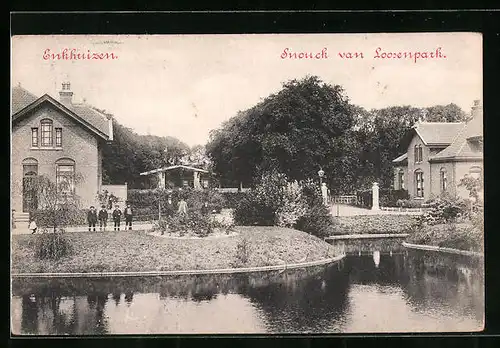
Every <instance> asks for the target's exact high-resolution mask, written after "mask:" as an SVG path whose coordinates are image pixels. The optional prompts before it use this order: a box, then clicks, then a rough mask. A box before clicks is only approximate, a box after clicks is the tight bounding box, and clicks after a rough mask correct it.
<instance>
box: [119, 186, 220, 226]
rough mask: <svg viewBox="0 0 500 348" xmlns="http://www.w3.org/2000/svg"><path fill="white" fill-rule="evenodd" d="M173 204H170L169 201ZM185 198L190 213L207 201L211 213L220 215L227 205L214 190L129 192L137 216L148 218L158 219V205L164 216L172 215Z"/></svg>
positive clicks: (133, 190)
mask: <svg viewBox="0 0 500 348" xmlns="http://www.w3.org/2000/svg"><path fill="white" fill-rule="evenodd" d="M169 197H170V199H171V201H172V204H168V199H169ZM181 197H183V198H184V199H185V200H186V202H187V205H188V210H189V211H199V210H201V207H202V205H203V202H205V201H207V202H208V206H209V209H210V211H215V212H217V213H219V212H220V211H221V210H222V208H224V206H225V205H226V203H225V199H224V197H223V196H222V194H220V193H219V192H217V191H215V190H214V189H204V190H195V189H193V188H189V187H188V188H182V189H176V190H175V189H174V190H138V189H132V190H129V191H128V202H129V203H130V204H131V205H132V207H133V208H134V209H135V211H136V215H137V216H139V212H140V213H141V214H140V215H141V216H142V215H144V216H147V217H146V218H145V219H150V218H149V217H151V218H153V219H156V217H157V216H158V203H160V206H161V212H162V216H163V215H167V216H169V215H171V214H172V213H173V212H175V211H176V210H177V206H178V203H179V200H180V198H181Z"/></svg>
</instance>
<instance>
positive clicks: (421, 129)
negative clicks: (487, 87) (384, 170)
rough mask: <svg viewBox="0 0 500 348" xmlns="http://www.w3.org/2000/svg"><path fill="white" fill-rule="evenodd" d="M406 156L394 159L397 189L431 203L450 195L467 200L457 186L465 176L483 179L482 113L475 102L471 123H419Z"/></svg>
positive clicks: (412, 131) (410, 140)
mask: <svg viewBox="0 0 500 348" xmlns="http://www.w3.org/2000/svg"><path fill="white" fill-rule="evenodd" d="M404 142H405V143H406V144H408V146H407V151H406V153H404V154H402V155H401V156H399V157H397V158H396V159H394V160H393V161H392V162H393V163H394V189H405V190H408V193H409V194H410V197H411V198H413V199H422V200H428V199H430V198H432V197H436V196H439V195H440V194H442V193H444V192H447V193H449V194H451V195H458V196H460V197H463V198H467V197H468V192H467V190H466V189H465V188H464V187H460V186H458V184H459V183H460V179H462V178H463V177H464V176H466V175H471V176H475V177H482V175H483V110H482V106H481V104H480V102H479V101H478V100H476V101H475V102H474V106H473V107H472V112H471V118H470V119H469V121H468V122H465V123H464V122H460V123H441V122H418V123H417V124H415V126H414V127H413V129H412V130H411V132H410V134H409V135H408V137H407V138H406V139H405V140H404Z"/></svg>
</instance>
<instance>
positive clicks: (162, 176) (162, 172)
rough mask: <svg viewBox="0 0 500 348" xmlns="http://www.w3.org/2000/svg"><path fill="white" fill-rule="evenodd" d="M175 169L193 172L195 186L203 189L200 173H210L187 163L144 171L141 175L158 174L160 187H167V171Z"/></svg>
mask: <svg viewBox="0 0 500 348" xmlns="http://www.w3.org/2000/svg"><path fill="white" fill-rule="evenodd" d="M173 170H182V171H187V172H192V175H193V187H194V188H195V189H201V188H202V186H201V181H200V174H202V173H203V174H208V173H209V172H208V170H204V169H201V168H196V167H191V166H185V165H175V166H170V167H164V168H158V169H153V170H150V171H147V172H143V173H141V174H140V175H155V174H156V175H157V176H158V188H160V189H164V188H165V187H166V178H167V172H169V171H173Z"/></svg>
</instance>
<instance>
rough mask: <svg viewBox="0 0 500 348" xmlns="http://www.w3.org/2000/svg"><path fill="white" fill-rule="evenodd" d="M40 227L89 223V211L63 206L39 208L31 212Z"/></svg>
mask: <svg viewBox="0 0 500 348" xmlns="http://www.w3.org/2000/svg"><path fill="white" fill-rule="evenodd" d="M30 219H34V220H35V221H36V224H37V226H38V227H41V228H44V227H45V228H54V225H55V227H56V229H57V228H58V227H62V226H78V225H84V224H86V223H87V211H86V210H83V209H76V208H65V207H61V208H58V209H54V210H51V209H49V210H44V209H38V210H33V211H31V212H30Z"/></svg>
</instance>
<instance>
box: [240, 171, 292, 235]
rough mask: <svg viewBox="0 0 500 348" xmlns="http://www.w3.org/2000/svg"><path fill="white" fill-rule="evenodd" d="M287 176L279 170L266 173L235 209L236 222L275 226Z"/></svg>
mask: <svg viewBox="0 0 500 348" xmlns="http://www.w3.org/2000/svg"><path fill="white" fill-rule="evenodd" d="M286 185H287V181H286V176H285V175H283V174H280V173H277V172H274V171H273V172H270V173H267V174H264V175H263V176H262V177H261V178H260V180H259V183H258V184H257V185H256V187H255V188H254V189H253V190H251V191H250V192H248V194H247V196H246V197H245V198H244V199H242V200H241V201H240V202H239V203H238V204H237V206H236V208H235V210H234V220H235V223H237V224H240V225H260V226H273V225H274V223H275V214H276V211H277V210H278V208H280V207H281V206H282V204H283V196H284V187H285V186H286Z"/></svg>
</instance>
